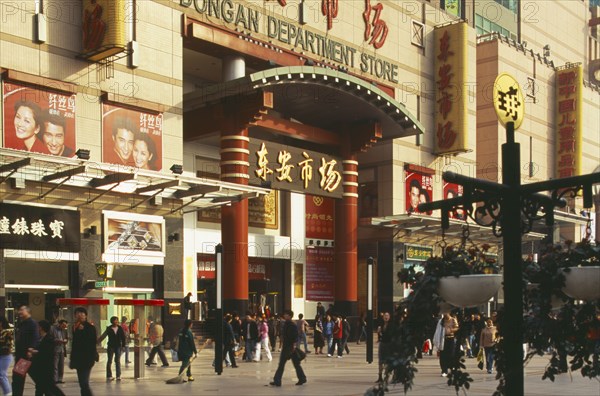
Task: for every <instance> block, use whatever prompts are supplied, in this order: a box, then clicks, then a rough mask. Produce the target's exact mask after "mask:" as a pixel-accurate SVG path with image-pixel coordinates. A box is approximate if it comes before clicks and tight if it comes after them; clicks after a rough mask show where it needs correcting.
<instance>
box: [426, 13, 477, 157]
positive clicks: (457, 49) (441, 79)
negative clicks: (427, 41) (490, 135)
mask: <svg viewBox="0 0 600 396" xmlns="http://www.w3.org/2000/svg"><path fill="white" fill-rule="evenodd" d="M467 48H468V43H467V24H466V23H465V22H459V23H454V24H452V25H446V26H443V27H440V28H437V29H435V55H436V56H435V68H434V70H435V76H436V80H435V81H436V95H435V100H436V105H437V108H436V112H435V125H436V135H435V139H434V152H435V153H436V154H446V153H457V152H464V151H466V150H467V133H468V124H467V116H468V112H467V99H468V96H469V94H468V89H467V86H466V82H467V78H468V65H469V63H468V59H467Z"/></svg>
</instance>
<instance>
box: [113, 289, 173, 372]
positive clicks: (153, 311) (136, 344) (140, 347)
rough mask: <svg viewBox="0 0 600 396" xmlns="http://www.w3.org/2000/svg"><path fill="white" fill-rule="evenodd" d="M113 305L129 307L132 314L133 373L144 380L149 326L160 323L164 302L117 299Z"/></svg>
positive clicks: (149, 347)
mask: <svg viewBox="0 0 600 396" xmlns="http://www.w3.org/2000/svg"><path fill="white" fill-rule="evenodd" d="M114 304H115V305H117V306H121V307H129V312H133V315H132V318H131V321H130V337H132V338H133V348H134V360H133V372H134V377H135V378H144V374H145V370H144V369H145V367H146V366H145V363H146V356H145V355H146V354H145V351H148V353H149V352H150V349H151V346H150V343H149V337H148V333H149V330H150V324H151V323H152V322H153V321H156V320H159V321H160V322H162V307H163V306H164V305H165V301H164V300H139V299H124V298H117V299H115V300H114Z"/></svg>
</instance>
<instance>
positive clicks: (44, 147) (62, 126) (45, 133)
mask: <svg viewBox="0 0 600 396" xmlns="http://www.w3.org/2000/svg"><path fill="white" fill-rule="evenodd" d="M3 86H4V98H3V101H2V103H3V108H4V147H7V148H12V149H17V150H25V151H30V152H34V153H42V154H51V155H57V156H61V157H73V156H74V155H75V147H76V144H75V143H76V140H75V94H72V95H71V94H64V93H55V92H52V91H46V90H39V89H33V88H30V87H27V86H24V85H20V84H13V83H7V82H5V83H3Z"/></svg>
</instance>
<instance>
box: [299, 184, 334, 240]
mask: <svg viewBox="0 0 600 396" xmlns="http://www.w3.org/2000/svg"><path fill="white" fill-rule="evenodd" d="M305 200H306V214H305V216H306V238H313V239H334V238H335V235H334V225H335V201H334V200H333V199H332V198H327V197H321V196H317V195H306V197H305Z"/></svg>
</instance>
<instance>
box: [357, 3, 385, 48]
mask: <svg viewBox="0 0 600 396" xmlns="http://www.w3.org/2000/svg"><path fill="white" fill-rule="evenodd" d="M382 11H383V4H381V3H377V4H375V5H372V4H371V0H365V11H364V12H363V19H364V21H365V41H366V42H368V43H369V45H372V46H373V47H375V49H379V48H381V47H383V45H384V44H385V39H387V35H388V33H389V28H388V26H387V23H385V21H384V20H383V19H382V18H381V12H382Z"/></svg>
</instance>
